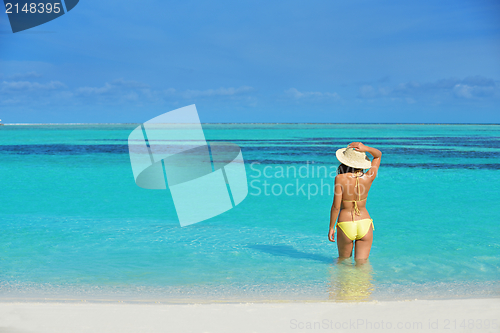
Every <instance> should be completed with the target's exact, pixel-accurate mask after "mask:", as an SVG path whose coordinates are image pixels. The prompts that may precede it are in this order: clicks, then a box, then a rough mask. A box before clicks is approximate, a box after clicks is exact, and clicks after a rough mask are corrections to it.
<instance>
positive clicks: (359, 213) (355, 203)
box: [342, 174, 368, 221]
mask: <svg viewBox="0 0 500 333" xmlns="http://www.w3.org/2000/svg"><path fill="white" fill-rule="evenodd" d="M359 177H360V176H359V175H358V174H356V188H357V190H358V200H342V201H343V202H354V209H353V211H354V214H356V215H361V212H360V211H359V208H358V201H363V200H366V199H367V198H368V197H366V198H364V199H360V198H359ZM352 220H353V221H354V215H353V216H352Z"/></svg>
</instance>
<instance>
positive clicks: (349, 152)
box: [336, 148, 372, 169]
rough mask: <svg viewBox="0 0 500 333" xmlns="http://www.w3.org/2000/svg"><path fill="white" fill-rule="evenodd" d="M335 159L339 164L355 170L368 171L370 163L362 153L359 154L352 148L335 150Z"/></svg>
mask: <svg viewBox="0 0 500 333" xmlns="http://www.w3.org/2000/svg"><path fill="white" fill-rule="evenodd" d="M336 155H337V159H338V160H339V161H340V163H342V164H345V165H347V166H350V167H351V168H356V169H369V168H370V167H371V166H372V162H371V161H370V159H369V158H368V156H366V154H365V153H364V152H359V151H357V150H355V149H354V148H340V149H339V150H337V153H336Z"/></svg>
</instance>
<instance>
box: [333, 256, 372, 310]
mask: <svg viewBox="0 0 500 333" xmlns="http://www.w3.org/2000/svg"><path fill="white" fill-rule="evenodd" d="M330 270H331V284H330V290H329V297H328V299H330V300H335V301H367V300H368V299H369V298H370V295H371V293H372V292H373V289H374V287H373V284H372V279H373V277H372V274H373V269H372V266H371V265H370V262H369V261H368V259H364V260H355V263H352V261H351V258H339V259H338V260H337V263H336V264H334V265H333V266H332V267H331V268H330Z"/></svg>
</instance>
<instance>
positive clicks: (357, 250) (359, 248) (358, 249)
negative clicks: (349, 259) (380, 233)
mask: <svg viewBox="0 0 500 333" xmlns="http://www.w3.org/2000/svg"><path fill="white" fill-rule="evenodd" d="M372 242H373V226H372V225H371V224H370V229H368V232H367V233H366V235H365V236H364V237H363V238H361V239H359V240H357V241H356V244H355V246H354V258H355V259H368V256H369V255H370V250H371V248H372Z"/></svg>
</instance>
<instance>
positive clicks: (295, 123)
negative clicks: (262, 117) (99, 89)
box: [0, 122, 500, 126]
mask: <svg viewBox="0 0 500 333" xmlns="http://www.w3.org/2000/svg"><path fill="white" fill-rule="evenodd" d="M141 124H143V123H0V125H4V126H12V125H14V126H16V125H141ZM172 124H173V123H172ZM175 124H179V125H188V124H191V123H175ZM200 124H202V125H500V123H421V122H418V123H383V122H381V123H303V122H294V123H290V122H286V123H278V122H269V123H264V122H258V123H250V122H249V123H235V122H231V123H229V122H228V123H220V122H218V123H216V122H214V123H200Z"/></svg>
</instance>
